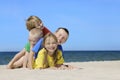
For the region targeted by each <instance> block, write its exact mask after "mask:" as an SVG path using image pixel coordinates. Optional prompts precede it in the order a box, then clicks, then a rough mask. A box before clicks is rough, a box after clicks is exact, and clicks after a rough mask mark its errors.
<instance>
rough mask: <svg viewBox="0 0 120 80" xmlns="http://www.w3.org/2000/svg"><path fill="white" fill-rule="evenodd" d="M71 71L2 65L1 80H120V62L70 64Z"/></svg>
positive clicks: (0, 69) (0, 66)
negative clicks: (73, 67) (9, 67)
mask: <svg viewBox="0 0 120 80" xmlns="http://www.w3.org/2000/svg"><path fill="white" fill-rule="evenodd" d="M65 64H68V65H72V66H76V67H78V68H77V69H71V70H52V69H43V70H29V69H25V68H19V69H6V65H0V73H1V74H0V80H120V61H92V62H69V63H65Z"/></svg>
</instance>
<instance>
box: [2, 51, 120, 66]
mask: <svg viewBox="0 0 120 80" xmlns="http://www.w3.org/2000/svg"><path fill="white" fill-rule="evenodd" d="M16 53H17V51H16V52H0V65H5V64H8V62H9V61H10V60H11V59H12V58H13V57H14V55H15V54H16ZM64 59H65V62H88V61H113V60H120V51H64Z"/></svg>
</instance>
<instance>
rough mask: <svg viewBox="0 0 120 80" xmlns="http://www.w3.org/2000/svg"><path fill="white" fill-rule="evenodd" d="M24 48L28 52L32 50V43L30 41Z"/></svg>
mask: <svg viewBox="0 0 120 80" xmlns="http://www.w3.org/2000/svg"><path fill="white" fill-rule="evenodd" d="M24 48H25V50H26V51H27V52H30V43H29V42H28V43H27V44H26V45H25V47H24Z"/></svg>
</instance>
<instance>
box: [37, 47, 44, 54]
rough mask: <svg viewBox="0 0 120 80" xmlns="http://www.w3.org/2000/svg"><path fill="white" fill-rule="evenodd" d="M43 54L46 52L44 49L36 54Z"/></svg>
mask: <svg viewBox="0 0 120 80" xmlns="http://www.w3.org/2000/svg"><path fill="white" fill-rule="evenodd" d="M45 52H46V50H45V48H42V49H41V50H40V51H39V52H38V54H44V53H45Z"/></svg>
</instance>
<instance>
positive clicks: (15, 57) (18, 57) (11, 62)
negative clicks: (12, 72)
mask: <svg viewBox="0 0 120 80" xmlns="http://www.w3.org/2000/svg"><path fill="white" fill-rule="evenodd" d="M25 52H26V50H25V49H23V50H21V51H20V52H19V53H17V54H16V55H15V56H14V57H13V59H12V60H11V61H10V62H9V63H8V65H7V68H8V69H12V67H13V64H14V63H15V62H16V61H17V60H19V59H20V58H21V57H22V56H24V55H25Z"/></svg>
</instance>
